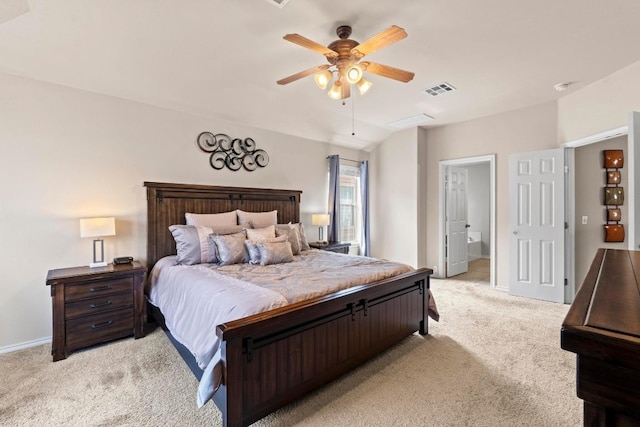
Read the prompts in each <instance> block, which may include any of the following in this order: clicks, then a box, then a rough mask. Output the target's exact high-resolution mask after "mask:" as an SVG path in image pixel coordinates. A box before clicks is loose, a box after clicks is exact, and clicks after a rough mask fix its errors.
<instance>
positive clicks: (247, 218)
mask: <svg viewBox="0 0 640 427" xmlns="http://www.w3.org/2000/svg"><path fill="white" fill-rule="evenodd" d="M236 214H237V215H238V224H240V225H249V224H253V228H263V227H267V226H269V225H276V224H277V223H278V211H270V212H245V211H242V210H240V209H238V210H237V211H236Z"/></svg>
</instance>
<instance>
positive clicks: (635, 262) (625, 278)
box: [562, 249, 640, 344]
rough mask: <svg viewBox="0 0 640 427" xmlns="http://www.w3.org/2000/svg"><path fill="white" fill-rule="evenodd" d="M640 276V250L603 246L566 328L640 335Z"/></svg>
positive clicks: (630, 335) (571, 312) (575, 303)
mask: <svg viewBox="0 0 640 427" xmlns="http://www.w3.org/2000/svg"><path fill="white" fill-rule="evenodd" d="M639 279H640V251H625V250H613V249H599V250H598V252H597V254H596V257H595V259H594V261H593V263H592V265H591V268H590V270H589V272H588V274H587V277H586V279H585V281H584V282H583V284H582V286H581V287H580V289H579V290H578V294H577V295H576V298H575V301H574V303H573V305H572V306H571V309H570V310H569V313H568V314H567V317H566V318H565V321H564V324H563V325H562V326H563V328H564V329H567V328H569V329H577V330H582V331H584V332H589V331H590V332H593V333H603V334H607V332H611V333H614V334H620V335H628V336H629V339H632V338H633V337H635V338H640V285H639V284H638V283H639ZM620 338H622V337H620ZM638 343H639V344H640V341H638Z"/></svg>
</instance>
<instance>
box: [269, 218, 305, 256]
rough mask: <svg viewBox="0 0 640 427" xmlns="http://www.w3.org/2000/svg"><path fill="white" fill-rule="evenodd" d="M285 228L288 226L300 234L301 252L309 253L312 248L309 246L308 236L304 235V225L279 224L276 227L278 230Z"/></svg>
mask: <svg viewBox="0 0 640 427" xmlns="http://www.w3.org/2000/svg"><path fill="white" fill-rule="evenodd" d="M285 226H288V227H289V228H292V229H294V230H296V232H297V233H298V240H299V242H300V250H301V251H308V250H309V249H311V247H310V246H309V243H308V242H307V235H306V234H305V233H304V225H302V223H301V222H296V223H295V224H292V223H289V224H278V225H277V226H276V230H277V229H278V228H284V227H285Z"/></svg>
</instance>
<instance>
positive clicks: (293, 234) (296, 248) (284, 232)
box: [276, 225, 300, 255]
mask: <svg viewBox="0 0 640 427" xmlns="http://www.w3.org/2000/svg"><path fill="white" fill-rule="evenodd" d="M276 236H286V237H287V240H288V241H289V243H291V253H293V254H294V255H300V238H299V237H298V229H297V227H296V228H291V227H289V226H288V225H285V226H281V225H277V226H276Z"/></svg>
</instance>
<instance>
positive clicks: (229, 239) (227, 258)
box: [209, 232, 249, 265]
mask: <svg viewBox="0 0 640 427" xmlns="http://www.w3.org/2000/svg"><path fill="white" fill-rule="evenodd" d="M245 240H246V237H245V235H244V233H243V232H240V233H234V234H226V235H215V234H212V235H210V236H209V242H210V243H211V242H213V245H211V244H210V245H209V246H215V250H216V255H217V258H218V262H219V263H220V265H230V264H242V263H245V262H248V261H249V256H248V254H247V248H246V247H245V245H244V241H245Z"/></svg>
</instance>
